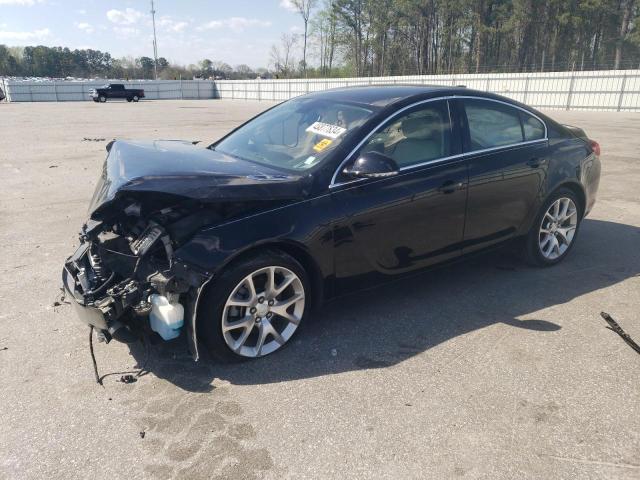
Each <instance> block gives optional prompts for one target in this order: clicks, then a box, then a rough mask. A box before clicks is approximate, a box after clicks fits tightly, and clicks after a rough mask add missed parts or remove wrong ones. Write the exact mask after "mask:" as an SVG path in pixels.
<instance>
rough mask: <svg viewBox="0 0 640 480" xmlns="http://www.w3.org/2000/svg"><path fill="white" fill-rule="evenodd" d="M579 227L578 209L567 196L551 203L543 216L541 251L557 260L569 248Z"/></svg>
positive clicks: (547, 257)
mask: <svg viewBox="0 0 640 480" xmlns="http://www.w3.org/2000/svg"><path fill="white" fill-rule="evenodd" d="M577 227H578V209H577V208H576V204H575V203H574V202H573V200H571V199H570V198H567V197H561V198H559V199H557V200H556V201H555V202H553V203H552V204H551V206H550V207H549V208H548V210H547V212H546V213H545V214H544V217H542V222H541V224H540V232H539V235H538V244H539V246H540V253H542V256H543V257H544V258H546V259H547V260H555V259H557V258H559V257H561V256H562V255H564V253H565V252H566V251H567V250H568V249H569V246H570V245H571V242H572V241H573V237H574V236H575V233H576V228H577Z"/></svg>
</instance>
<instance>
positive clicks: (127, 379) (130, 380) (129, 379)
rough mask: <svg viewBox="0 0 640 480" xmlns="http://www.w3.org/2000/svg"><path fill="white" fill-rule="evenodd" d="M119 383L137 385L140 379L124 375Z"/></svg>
mask: <svg viewBox="0 0 640 480" xmlns="http://www.w3.org/2000/svg"><path fill="white" fill-rule="evenodd" d="M119 381H120V382H122V383H136V382H137V381H138V379H137V378H136V377H134V376H133V375H122V376H121V377H120V380H119Z"/></svg>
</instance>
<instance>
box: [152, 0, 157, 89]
mask: <svg viewBox="0 0 640 480" xmlns="http://www.w3.org/2000/svg"><path fill="white" fill-rule="evenodd" d="M151 21H152V22H153V72H154V77H155V79H156V80H158V42H157V40H156V9H155V8H154V7H153V0H151Z"/></svg>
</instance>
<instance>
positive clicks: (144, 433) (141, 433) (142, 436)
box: [140, 430, 147, 438]
mask: <svg viewBox="0 0 640 480" xmlns="http://www.w3.org/2000/svg"><path fill="white" fill-rule="evenodd" d="M146 434H147V432H145V431H144V430H142V431H141V432H140V438H144V436H145V435H146Z"/></svg>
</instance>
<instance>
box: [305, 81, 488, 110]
mask: <svg viewBox="0 0 640 480" xmlns="http://www.w3.org/2000/svg"><path fill="white" fill-rule="evenodd" d="M463 92H464V93H473V95H482V96H484V95H485V92H476V91H475V90H469V89H467V88H465V87H464V86H459V87H450V86H439V85H407V84H398V85H367V86H353V87H341V88H333V89H331V90H323V91H320V92H315V93H311V94H309V95H307V96H308V97H315V98H323V99H327V100H334V101H345V100H348V101H350V102H357V103H361V104H366V105H373V106H377V107H386V106H388V105H391V104H392V103H395V102H398V101H401V100H406V99H408V98H413V97H418V96H420V97H422V96H425V97H428V96H433V97H438V96H446V95H460V94H461V93H463ZM429 94H431V95H429Z"/></svg>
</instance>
